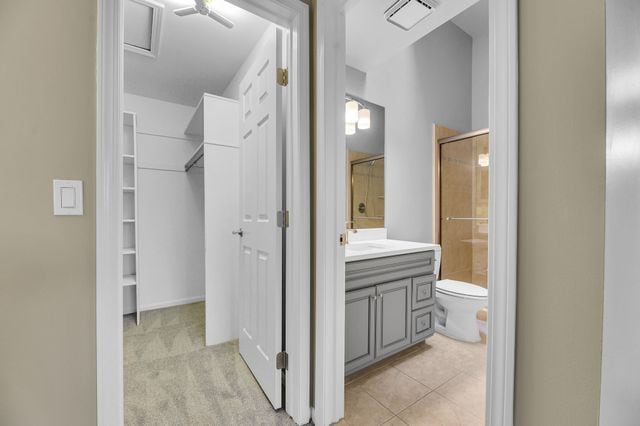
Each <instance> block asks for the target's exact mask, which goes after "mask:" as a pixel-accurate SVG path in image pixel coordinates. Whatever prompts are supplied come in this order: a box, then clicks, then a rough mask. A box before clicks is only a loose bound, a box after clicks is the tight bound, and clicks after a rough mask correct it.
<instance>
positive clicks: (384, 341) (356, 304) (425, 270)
mask: <svg viewBox="0 0 640 426" xmlns="http://www.w3.org/2000/svg"><path fill="white" fill-rule="evenodd" d="M434 259H435V257H434V253H433V252H432V251H428V252H420V253H411V254H404V255H397V256H388V257H382V258H376V259H367V260H360V261H355V262H348V263H347V264H346V271H345V272H346V282H345V286H346V290H347V293H346V295H345V373H346V374H350V373H353V372H355V371H357V370H360V369H362V368H364V367H367V366H369V365H371V364H373V363H375V362H377V361H379V360H381V359H383V358H385V357H388V356H390V355H393V354H394V353H397V352H400V351H402V350H403V349H405V348H408V347H409V346H411V345H413V344H416V343H419V342H421V341H424V340H425V339H426V338H428V337H429V336H431V335H432V334H433V332H434V316H433V309H434V306H435V282H436V277H435V275H434V273H433V272H434Z"/></svg>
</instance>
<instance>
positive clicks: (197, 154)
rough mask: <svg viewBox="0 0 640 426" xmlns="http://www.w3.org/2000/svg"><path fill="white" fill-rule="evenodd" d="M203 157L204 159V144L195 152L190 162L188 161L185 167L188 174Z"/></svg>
mask: <svg viewBox="0 0 640 426" xmlns="http://www.w3.org/2000/svg"><path fill="white" fill-rule="evenodd" d="M202 157H204V143H201V144H200V146H198V148H197V149H196V150H195V152H194V153H193V154H192V155H191V158H189V161H187V162H186V164H185V165H184V171H185V172H188V171H189V170H191V168H192V167H193V166H195V165H196V163H197V162H198V161H200V159H201V158H202Z"/></svg>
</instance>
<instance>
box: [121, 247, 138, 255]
mask: <svg viewBox="0 0 640 426" xmlns="http://www.w3.org/2000/svg"><path fill="white" fill-rule="evenodd" d="M122 254H136V249H135V248H133V247H128V248H124V249H122Z"/></svg>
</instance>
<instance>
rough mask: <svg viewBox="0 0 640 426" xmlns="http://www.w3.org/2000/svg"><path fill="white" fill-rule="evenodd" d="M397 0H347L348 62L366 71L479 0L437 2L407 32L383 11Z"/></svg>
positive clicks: (442, 0) (440, 0) (441, 0)
mask: <svg viewBox="0 0 640 426" xmlns="http://www.w3.org/2000/svg"><path fill="white" fill-rule="evenodd" d="M395 1H396V0H350V1H349V2H348V3H347V16H346V18H347V29H346V32H347V65H350V66H352V67H354V68H357V69H359V70H361V71H364V72H367V71H368V70H369V69H371V68H372V67H374V66H376V65H379V64H380V63H382V62H384V61H386V60H388V59H390V58H391V57H393V55H395V54H396V53H397V52H398V51H399V50H401V49H404V48H406V47H409V46H410V45H412V44H413V43H415V42H416V41H418V40H420V39H421V38H423V37H424V36H426V35H427V34H429V33H430V32H431V31H433V30H435V29H436V28H438V27H439V26H440V25H442V24H444V23H445V22H447V21H450V20H451V19H452V18H454V17H455V16H457V15H458V14H460V13H461V12H462V11H464V10H466V9H468V8H469V7H470V6H472V5H474V4H475V3H476V2H477V1H478V0H439V2H440V5H439V6H438V7H437V8H436V9H435V10H434V11H433V13H432V14H431V15H429V16H427V17H426V18H425V19H424V20H423V21H422V22H420V23H419V24H418V25H416V26H415V27H413V28H412V29H411V30H410V31H404V30H402V29H400V28H398V27H396V26H395V25H392V24H390V23H389V22H387V21H386V19H385V18H384V12H385V11H386V10H387V9H388V8H389V6H391V5H392V4H393V3H395Z"/></svg>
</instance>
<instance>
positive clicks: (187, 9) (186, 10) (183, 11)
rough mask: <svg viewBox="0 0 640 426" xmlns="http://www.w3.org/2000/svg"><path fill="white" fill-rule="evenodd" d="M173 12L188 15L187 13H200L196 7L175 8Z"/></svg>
mask: <svg viewBox="0 0 640 426" xmlns="http://www.w3.org/2000/svg"><path fill="white" fill-rule="evenodd" d="M173 13H175V14H176V15H178V16H187V15H195V14H196V13H198V11H197V10H196V8H195V7H193V6H191V7H181V8H180V9H174V10H173Z"/></svg>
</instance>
